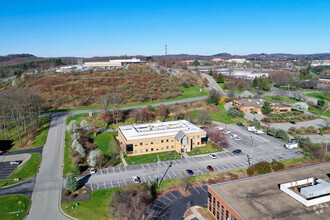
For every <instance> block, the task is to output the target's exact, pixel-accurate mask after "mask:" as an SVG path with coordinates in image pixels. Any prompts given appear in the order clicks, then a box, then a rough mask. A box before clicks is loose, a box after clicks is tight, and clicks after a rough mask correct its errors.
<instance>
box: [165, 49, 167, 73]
mask: <svg viewBox="0 0 330 220" xmlns="http://www.w3.org/2000/svg"><path fill="white" fill-rule="evenodd" d="M165 67H166V69H167V44H165Z"/></svg>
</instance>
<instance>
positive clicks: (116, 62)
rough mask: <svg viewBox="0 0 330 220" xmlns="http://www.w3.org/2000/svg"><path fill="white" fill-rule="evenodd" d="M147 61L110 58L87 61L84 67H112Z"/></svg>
mask: <svg viewBox="0 0 330 220" xmlns="http://www.w3.org/2000/svg"><path fill="white" fill-rule="evenodd" d="M144 63H145V61H142V60H140V59H137V58H132V59H120V60H109V62H85V63H84V65H83V66H84V67H99V68H107V67H108V68H110V67H123V66H127V65H129V64H144Z"/></svg>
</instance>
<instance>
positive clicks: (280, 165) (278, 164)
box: [271, 160, 284, 171]
mask: <svg viewBox="0 0 330 220" xmlns="http://www.w3.org/2000/svg"><path fill="white" fill-rule="evenodd" d="M271 165H272V169H273V170H274V171H279V170H282V169H284V164H283V163H281V162H279V161H276V160H274V161H273V162H272V163H271Z"/></svg>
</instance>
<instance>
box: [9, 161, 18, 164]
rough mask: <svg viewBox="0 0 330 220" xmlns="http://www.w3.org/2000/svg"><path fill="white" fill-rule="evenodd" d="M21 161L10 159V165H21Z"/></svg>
mask: <svg viewBox="0 0 330 220" xmlns="http://www.w3.org/2000/svg"><path fill="white" fill-rule="evenodd" d="M20 163H21V162H20V161H10V165H19V164H20Z"/></svg>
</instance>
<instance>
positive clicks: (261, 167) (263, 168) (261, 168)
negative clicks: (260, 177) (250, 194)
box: [253, 161, 272, 174]
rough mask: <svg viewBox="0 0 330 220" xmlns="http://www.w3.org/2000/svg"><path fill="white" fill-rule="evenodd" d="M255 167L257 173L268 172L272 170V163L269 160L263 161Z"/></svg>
mask: <svg viewBox="0 0 330 220" xmlns="http://www.w3.org/2000/svg"><path fill="white" fill-rule="evenodd" d="M253 169H254V170H255V172H256V173H257V174H266V173H270V172H271V171H272V170H271V164H270V163H268V162H267V161H261V162H259V163H256V164H254V165H253Z"/></svg>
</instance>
